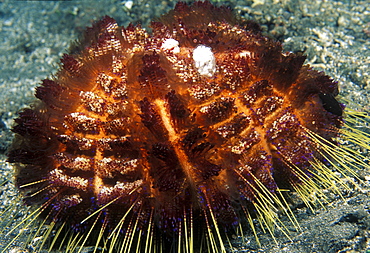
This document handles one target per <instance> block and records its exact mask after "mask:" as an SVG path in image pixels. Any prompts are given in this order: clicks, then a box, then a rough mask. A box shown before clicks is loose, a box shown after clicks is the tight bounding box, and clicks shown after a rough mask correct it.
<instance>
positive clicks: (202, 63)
mask: <svg viewBox="0 0 370 253" xmlns="http://www.w3.org/2000/svg"><path fill="white" fill-rule="evenodd" d="M193 60H194V66H195V68H196V69H197V70H198V73H199V74H200V75H202V76H208V77H212V76H213V74H214V73H215V72H216V59H215V56H214V54H213V52H212V49H211V48H210V47H207V46H205V45H199V46H197V47H196V48H195V49H194V51H193Z"/></svg>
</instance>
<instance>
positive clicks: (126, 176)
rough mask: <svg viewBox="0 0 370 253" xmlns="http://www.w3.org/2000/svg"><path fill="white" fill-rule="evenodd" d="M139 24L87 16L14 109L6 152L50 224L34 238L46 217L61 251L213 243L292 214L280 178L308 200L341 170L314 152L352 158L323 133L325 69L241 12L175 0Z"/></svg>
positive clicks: (336, 129) (212, 246)
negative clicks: (285, 48) (75, 45)
mask: <svg viewBox="0 0 370 253" xmlns="http://www.w3.org/2000/svg"><path fill="white" fill-rule="evenodd" d="M151 27H152V29H153V31H152V33H151V34H148V33H147V32H146V31H145V30H144V29H143V28H141V27H140V26H134V25H129V26H128V27H126V28H125V27H119V26H118V25H117V23H116V22H115V20H114V19H113V18H110V17H108V16H106V17H104V18H103V19H102V20H100V21H98V22H96V23H95V24H94V25H93V26H92V27H91V28H88V29H87V30H86V32H85V35H84V37H83V39H82V40H81V41H80V44H79V49H78V50H74V52H73V53H71V54H65V55H64V56H63V58H62V59H61V63H62V67H61V70H60V71H59V72H58V74H57V75H56V76H55V78H53V79H46V80H44V81H43V82H42V84H41V86H40V87H38V88H37V90H36V97H37V98H38V99H39V100H40V102H39V103H37V104H36V105H34V107H32V108H31V109H24V110H23V111H22V112H20V114H19V117H18V118H17V119H16V120H15V121H16V125H15V126H14V128H13V131H14V132H15V133H16V138H15V141H14V144H13V147H12V149H11V151H10V152H9V159H8V160H9V162H12V163H17V164H18V166H17V173H16V183H17V186H18V187H19V189H20V190H21V191H22V192H23V193H24V199H25V201H26V203H27V204H29V205H32V206H36V207H37V209H36V211H35V212H34V213H33V215H35V217H43V219H44V221H45V222H48V223H49V224H50V228H49V229H48V230H47V231H46V232H45V233H46V234H44V236H45V238H46V239H43V240H42V245H41V246H40V247H43V246H44V244H45V243H46V242H47V238H48V237H50V236H48V235H49V234H50V233H51V231H54V233H55V236H54V237H53V238H52V237H50V240H49V241H48V244H49V248H50V249H51V248H54V247H57V245H59V246H58V247H59V248H61V249H63V250H65V251H68V252H73V251H74V250H75V249H76V248H77V247H79V246H84V245H93V246H95V247H96V249H97V248H98V247H102V248H105V249H107V250H108V251H109V252H131V251H140V252H169V251H170V250H172V251H173V252H199V251H201V248H203V249H204V250H205V251H209V252H224V251H226V250H225V248H224V246H223V240H225V239H226V234H227V232H233V231H234V230H237V228H238V224H240V223H246V224H249V225H250V226H251V227H252V230H255V228H254V223H253V221H252V219H253V218H254V217H257V218H258V219H259V221H260V223H261V225H263V226H265V227H266V228H267V229H268V230H269V231H270V232H271V233H272V227H278V228H280V229H281V230H282V231H284V226H283V225H281V224H280V221H279V219H278V217H277V214H276V212H277V210H278V209H280V210H282V211H283V212H285V213H286V214H287V215H288V216H289V217H290V218H291V221H292V223H293V224H295V225H296V226H298V225H297V224H296V221H295V219H294V216H293V215H292V211H291V210H290V208H289V205H288V201H287V199H286V197H285V196H284V194H283V193H282V192H283V191H287V190H295V191H296V192H298V193H299V194H300V195H301V196H302V199H303V200H304V201H305V202H306V203H307V204H308V205H309V204H310V201H311V199H310V192H312V191H317V190H319V188H321V187H330V186H334V185H335V184H336V183H337V182H340V181H341V179H340V178H339V177H338V176H337V175H336V174H335V173H333V172H332V170H331V169H330V168H329V167H328V165H330V164H333V165H334V166H333V167H334V169H337V170H339V171H340V172H349V173H351V170H350V169H349V168H346V167H344V168H342V167H340V166H338V165H335V163H336V161H340V160H341V159H342V157H343V156H346V157H347V158H346V159H348V157H350V159H353V160H355V161H356V162H357V163H358V164H359V166H362V165H363V166H366V164H364V163H363V161H362V160H361V158H358V157H356V156H355V155H354V154H353V153H352V151H348V150H344V149H340V148H339V147H338V148H339V151H338V149H337V147H336V146H337V144H336V138H337V137H338V136H339V135H340V134H341V129H342V127H343V125H344V120H343V110H344V106H343V105H342V104H340V103H339V102H337V100H336V99H335V97H336V96H337V94H338V86H337V83H336V82H334V81H333V80H332V79H330V78H329V77H328V76H326V75H325V74H324V73H322V72H318V71H315V70H313V69H312V68H310V67H309V66H307V65H303V63H304V60H305V56H304V55H302V54H300V53H296V54H294V53H282V47H281V44H280V43H279V42H276V41H274V40H272V39H270V38H268V37H265V36H262V35H261V33H260V31H259V30H258V27H257V26H256V25H255V24H254V23H253V22H242V21H238V19H237V18H235V17H234V15H233V14H232V12H231V10H230V9H228V8H225V7H215V6H213V5H212V4H210V3H209V2H195V3H193V4H192V5H187V4H185V3H182V2H179V3H178V4H177V5H176V7H175V9H174V10H173V11H171V12H170V13H168V14H167V15H165V16H163V17H162V18H161V19H160V21H159V22H152V24H151ZM343 174H345V173H343ZM25 222H28V221H25ZM66 231H67V233H71V234H72V235H74V236H70V239H68V238H69V237H66V236H65V235H63V233H65V232H66ZM66 238H67V239H66ZM198 238H200V239H198ZM202 252H203V251H202Z"/></svg>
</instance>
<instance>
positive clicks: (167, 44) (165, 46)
mask: <svg viewBox="0 0 370 253" xmlns="http://www.w3.org/2000/svg"><path fill="white" fill-rule="evenodd" d="M161 49H162V50H163V51H170V52H171V53H173V54H178V53H180V47H179V42H178V41H177V40H175V39H166V40H165V41H163V43H162V45H161Z"/></svg>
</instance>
